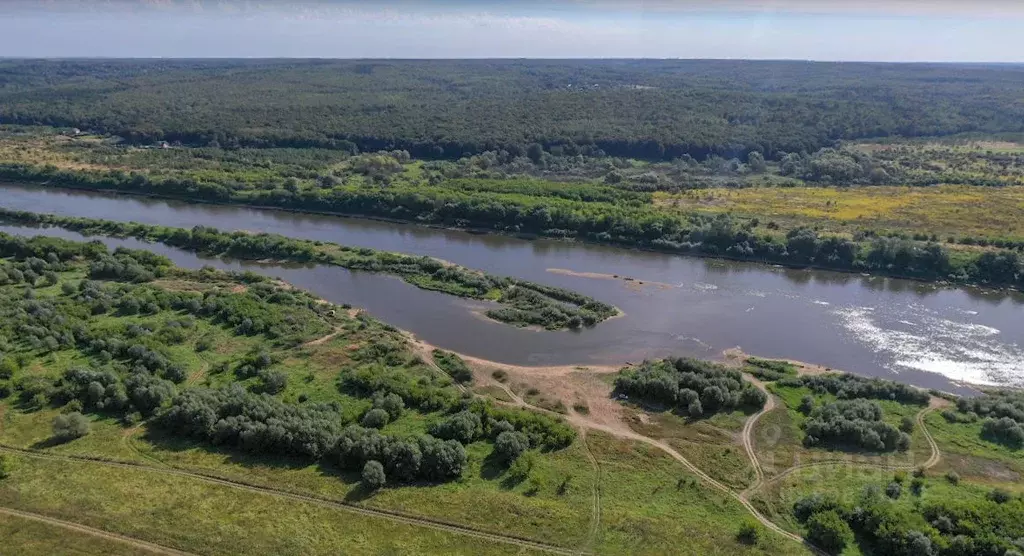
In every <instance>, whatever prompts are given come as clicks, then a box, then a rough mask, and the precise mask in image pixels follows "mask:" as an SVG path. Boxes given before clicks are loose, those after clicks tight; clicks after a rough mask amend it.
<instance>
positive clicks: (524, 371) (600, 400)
mask: <svg viewBox="0 0 1024 556" xmlns="http://www.w3.org/2000/svg"><path fill="white" fill-rule="evenodd" d="M410 347H411V348H412V349H413V351H415V352H416V353H417V354H419V355H420V356H421V357H423V358H425V359H426V358H429V357H431V356H432V355H431V352H433V350H434V346H433V345H431V344H430V343H428V342H424V341H422V340H419V339H416V338H414V337H411V338H410ZM458 355H459V357H461V358H462V359H463V361H465V362H466V364H467V365H468V366H469V368H470V369H471V370H472V371H473V375H474V377H475V378H476V380H477V383H478V384H482V385H494V386H497V387H498V388H501V389H502V390H504V391H505V392H506V393H507V394H508V395H509V397H510V398H512V399H513V400H514V402H513V404H514V405H518V406H530V407H532V408H534V409H540V410H542V411H550V410H544V409H543V408H536V407H534V406H532V405H531V404H529V403H528V402H527V401H525V400H524V399H523V398H522V396H520V395H519V394H517V393H516V392H514V391H513V390H512V389H511V388H510V387H509V385H510V384H514V385H522V386H523V387H524V389H529V388H533V389H536V390H537V391H539V392H541V395H542V396H543V397H544V398H545V399H546V400H548V401H550V402H558V401H560V402H562V404H563V405H564V406H565V408H566V410H567V412H568V413H567V414H565V415H563V416H564V417H565V419H566V420H567V421H569V423H571V424H573V425H576V426H585V427H589V428H596V429H599V430H604V431H607V432H611V433H613V434H618V435H620V436H621V435H625V436H629V435H635V433H634V432H633V431H632V429H630V427H629V425H628V423H627V422H626V420H625V416H624V412H623V410H624V407H623V406H622V405H621V404H620V403H618V402H617V401H616V400H614V399H613V398H612V386H611V384H609V383H608V382H607V381H606V380H603V379H602V375H607V374H610V373H616V372H618V371H619V369H620V367H615V366H609V365H552V366H542V367H527V366H521V365H506V364H503V363H498V362H496V361H489V360H486V359H481V358H479V357H471V356H467V355H463V354H458ZM495 371H503V372H504V373H505V375H506V377H507V378H506V379H505V380H504V382H502V381H498V380H497V379H495V378H494V373H495ZM577 408H579V409H577ZM584 408H585V409H584Z"/></svg>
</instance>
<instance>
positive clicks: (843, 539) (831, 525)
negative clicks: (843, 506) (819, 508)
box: [807, 510, 853, 554]
mask: <svg viewBox="0 0 1024 556" xmlns="http://www.w3.org/2000/svg"><path fill="white" fill-rule="evenodd" d="M807 540H809V541H810V542H811V543H812V544H814V545H815V546H817V547H818V548H821V549H822V550H824V551H825V552H828V553H830V554H839V553H841V552H842V551H843V550H845V549H846V546H847V545H848V544H850V543H851V542H853V531H852V530H851V529H850V525H849V524H847V523H846V521H844V520H843V518H842V517H840V515H839V514H838V513H837V512H835V511H834V510H828V511H824V512H819V513H816V514H814V515H812V516H811V517H810V518H809V519H808V520H807Z"/></svg>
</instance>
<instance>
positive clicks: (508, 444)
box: [494, 431, 530, 462]
mask: <svg viewBox="0 0 1024 556" xmlns="http://www.w3.org/2000/svg"><path fill="white" fill-rule="evenodd" d="M529 449H530V439H529V438H527V437H526V435H525V434H523V433H521V432H508V431H506V432H503V433H501V434H499V435H498V437H497V438H496V439H495V441H494V452H495V453H496V454H498V456H499V457H501V458H502V459H503V460H504V461H507V462H511V461H513V460H515V459H516V458H518V457H519V456H520V455H522V453H523V452H525V451H526V450H529Z"/></svg>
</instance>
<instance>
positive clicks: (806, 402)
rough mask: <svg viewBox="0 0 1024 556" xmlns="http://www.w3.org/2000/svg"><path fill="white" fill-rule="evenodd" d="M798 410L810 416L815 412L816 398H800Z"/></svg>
mask: <svg viewBox="0 0 1024 556" xmlns="http://www.w3.org/2000/svg"><path fill="white" fill-rule="evenodd" d="M797 410H798V411H799V412H800V413H803V414H804V415H810V414H811V412H812V411H814V396H804V397H803V398H800V407H799V408H797Z"/></svg>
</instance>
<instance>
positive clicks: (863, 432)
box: [804, 399, 910, 452]
mask: <svg viewBox="0 0 1024 556" xmlns="http://www.w3.org/2000/svg"><path fill="white" fill-rule="evenodd" d="M804 432H805V433H806V436H805V437H804V444H805V445H807V446H823V445H828V446H856V447H859V448H863V449H865V450H870V451H873V452H884V451H894V450H900V451H905V450H907V449H909V448H910V435H908V434H907V433H905V432H900V430H899V429H897V428H896V427H894V426H892V425H890V424H888V423H885V422H883V421H882V408H881V407H880V406H879V405H878V404H877V403H874V402H870V401H867V400H861V399H857V400H839V401H837V402H834V403H830V404H827V405H824V406H821V407H818V408H815V409H814V410H813V411H811V414H810V416H809V417H808V419H807V422H806V423H804Z"/></svg>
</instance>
